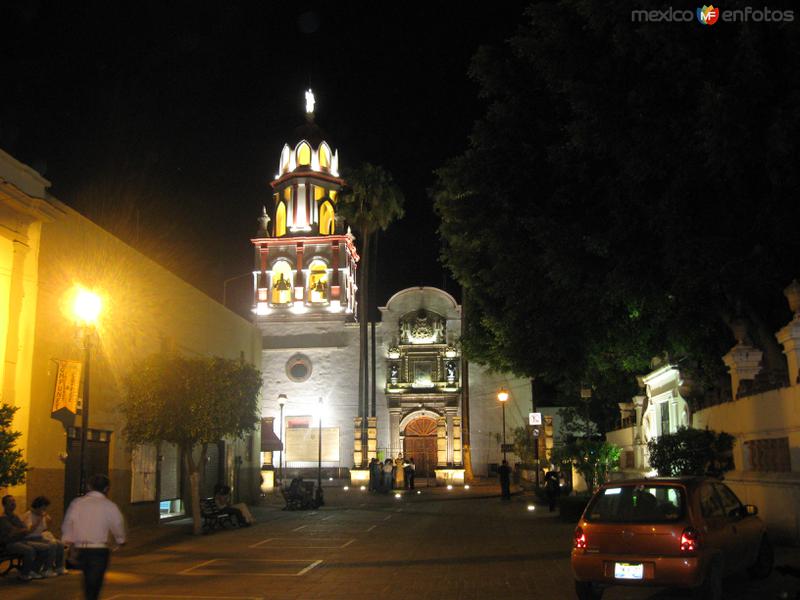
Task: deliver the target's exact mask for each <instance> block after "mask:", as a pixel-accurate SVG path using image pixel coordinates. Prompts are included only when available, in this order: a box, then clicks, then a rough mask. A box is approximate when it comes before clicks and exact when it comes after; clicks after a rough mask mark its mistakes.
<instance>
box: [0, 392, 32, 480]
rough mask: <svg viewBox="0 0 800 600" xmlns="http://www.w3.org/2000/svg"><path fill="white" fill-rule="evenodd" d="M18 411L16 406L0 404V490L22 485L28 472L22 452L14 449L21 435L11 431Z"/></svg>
mask: <svg viewBox="0 0 800 600" xmlns="http://www.w3.org/2000/svg"><path fill="white" fill-rule="evenodd" d="M18 410H19V407H18V406H11V405H9V404H0V488H5V487H8V486H10V485H18V484H20V483H23V482H24V481H25V473H26V472H27V470H28V465H27V463H26V462H25V461H24V460H22V450H20V449H19V448H15V446H16V443H17V439H19V437H20V436H21V435H22V434H21V433H20V432H19V431H12V429H11V424H12V421H13V420H14V413H15V412H17V411H18Z"/></svg>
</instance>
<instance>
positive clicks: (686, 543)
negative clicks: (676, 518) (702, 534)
mask: <svg viewBox="0 0 800 600" xmlns="http://www.w3.org/2000/svg"><path fill="white" fill-rule="evenodd" d="M697 546H698V540H697V531H695V530H694V529H692V528H691V527H687V528H686V529H684V530H683V533H682V534H681V552H695V551H697Z"/></svg>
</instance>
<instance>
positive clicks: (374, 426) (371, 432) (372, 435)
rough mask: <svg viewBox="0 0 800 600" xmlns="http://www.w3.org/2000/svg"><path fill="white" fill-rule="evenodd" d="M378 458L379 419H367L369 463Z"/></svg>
mask: <svg viewBox="0 0 800 600" xmlns="http://www.w3.org/2000/svg"><path fill="white" fill-rule="evenodd" d="M377 457H378V417H367V462H369V461H371V460H372V459H373V458H377Z"/></svg>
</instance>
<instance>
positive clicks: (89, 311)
mask: <svg viewBox="0 0 800 600" xmlns="http://www.w3.org/2000/svg"><path fill="white" fill-rule="evenodd" d="M102 308H103V301H102V300H101V299H100V296H98V295H97V294H95V293H94V292H91V291H89V290H87V289H84V288H80V289H79V290H78V293H77V294H76V295H75V302H74V303H73V305H72V311H73V312H74V313H75V316H76V317H78V320H80V321H81V322H82V323H85V324H87V325H94V324H95V323H97V317H99V316H100V311H101V310H102Z"/></svg>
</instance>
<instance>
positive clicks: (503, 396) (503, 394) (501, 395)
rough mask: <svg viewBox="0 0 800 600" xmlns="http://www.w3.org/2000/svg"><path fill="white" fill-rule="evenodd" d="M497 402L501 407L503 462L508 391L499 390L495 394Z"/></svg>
mask: <svg viewBox="0 0 800 600" xmlns="http://www.w3.org/2000/svg"><path fill="white" fill-rule="evenodd" d="M497 400H498V402H500V406H502V407H503V460H506V402H508V390H506V388H500V390H499V391H498V392H497Z"/></svg>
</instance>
